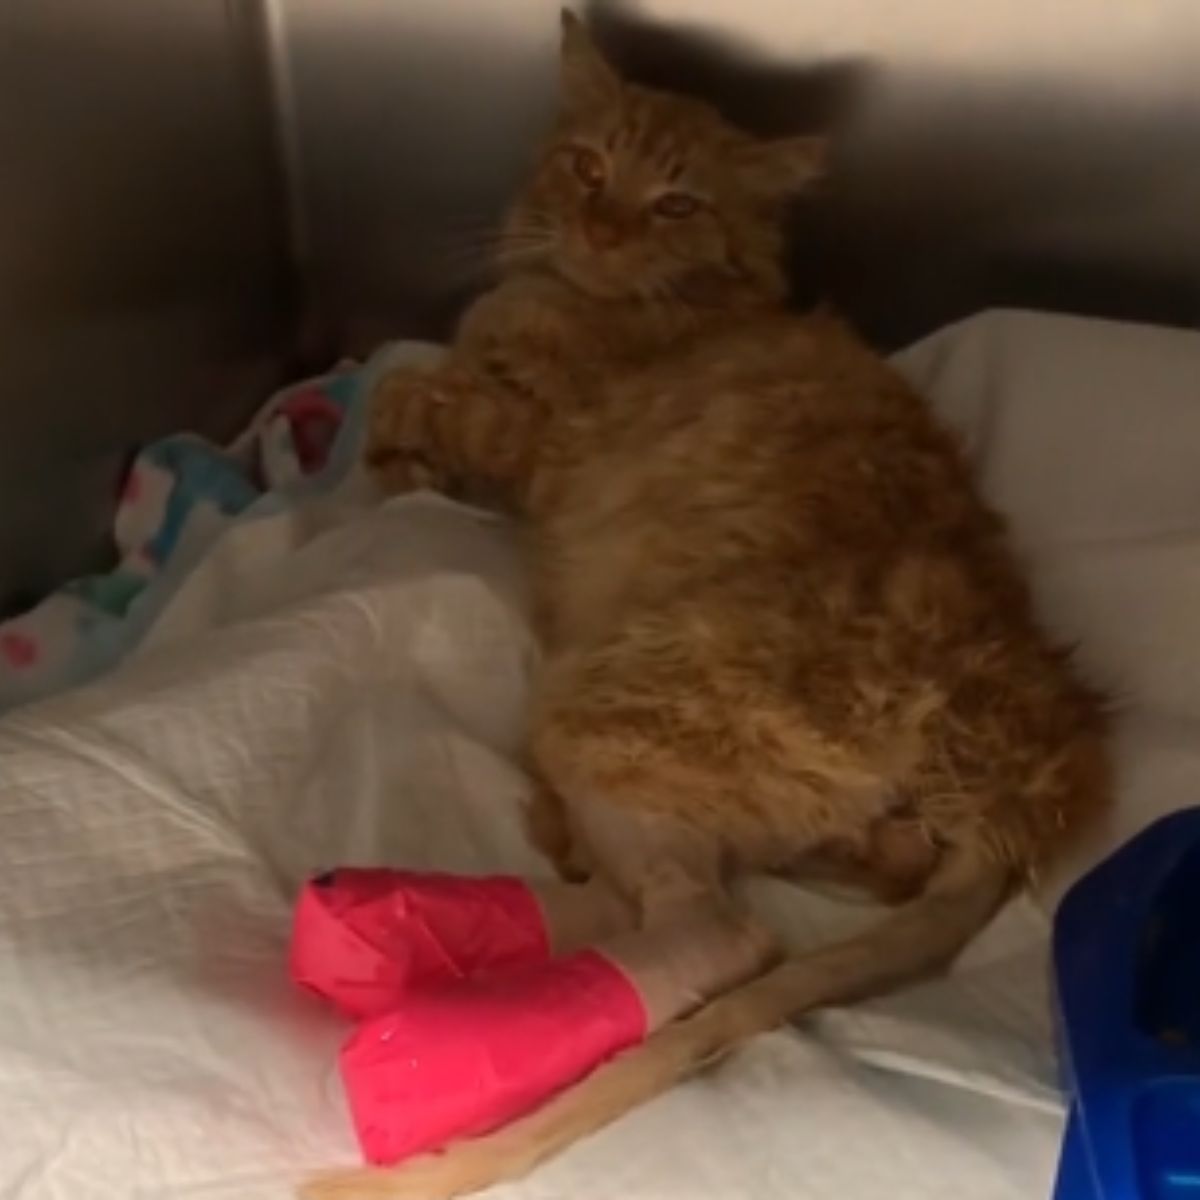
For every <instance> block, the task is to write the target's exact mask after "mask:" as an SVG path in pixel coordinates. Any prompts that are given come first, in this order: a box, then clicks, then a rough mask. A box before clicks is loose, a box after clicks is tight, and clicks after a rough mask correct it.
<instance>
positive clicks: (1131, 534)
mask: <svg viewBox="0 0 1200 1200" xmlns="http://www.w3.org/2000/svg"><path fill="white" fill-rule="evenodd" d="M901 363H902V366H903V368H904V369H905V370H906V371H907V372H908V373H909V374H910V375H911V376H912V377H913V378H914V379H916V380H917V381H918V382H919V383H920V384H921V385H922V386H923V387H924V388H925V389H926V391H927V392H929V394H930V395H931V396H932V397H933V399H934V402H935V403H936V405H937V406H938V408H939V409H940V410H941V411H942V412H943V413H944V414H945V415H946V417H947V418H948V419H949V420H951V421H952V422H953V423H955V424H956V425H958V426H959V427H960V428H961V429H962V430H963V431H964V433H965V435H966V437H967V439H968V442H969V444H970V446H971V448H972V452H973V454H974V455H975V456H976V458H977V460H978V464H979V470H980V473H981V477H982V479H983V483H984V486H985V488H986V489H987V491H988V493H989V495H990V496H991V497H992V498H993V499H994V500H995V501H996V502H997V503H998V504H1000V505H1001V506H1002V507H1003V508H1004V509H1005V510H1007V511H1008V512H1009V513H1010V515H1011V516H1012V518H1013V521H1014V526H1015V532H1016V536H1017V539H1018V542H1019V544H1020V546H1021V548H1022V549H1023V550H1024V552H1025V553H1026V554H1027V555H1028V557H1029V560H1030V562H1031V564H1032V566H1033V568H1034V570H1035V574H1036V581H1037V586H1038V593H1039V599H1040V601H1041V603H1042V606H1043V609H1044V611H1045V614H1046V617H1047V620H1049V621H1050V622H1051V624H1052V625H1053V626H1054V627H1055V628H1056V629H1058V630H1059V631H1061V632H1064V633H1067V634H1069V635H1072V636H1078V637H1079V638H1080V639H1081V640H1082V643H1083V648H1082V661H1083V662H1084V664H1085V665H1086V667H1087V668H1088V670H1089V671H1091V672H1092V673H1093V674H1094V675H1096V676H1097V677H1098V678H1100V679H1101V680H1102V681H1104V682H1106V683H1108V684H1109V685H1111V686H1112V687H1113V688H1114V689H1115V690H1116V691H1117V692H1118V693H1119V695H1120V696H1121V697H1122V698H1123V700H1124V702H1125V703H1126V714H1125V718H1124V720H1123V723H1122V733H1121V747H1120V750H1121V764H1122V770H1123V780H1122V805H1121V808H1120V811H1119V812H1118V814H1117V817H1116V820H1115V822H1114V827H1113V829H1112V830H1111V831H1109V834H1108V838H1107V842H1108V844H1111V843H1112V842H1114V841H1116V840H1119V839H1120V838H1122V837H1124V836H1127V835H1128V833H1130V832H1132V831H1133V830H1134V829H1136V828H1138V827H1139V826H1141V825H1142V824H1144V823H1145V822H1146V821H1147V820H1148V819H1149V818H1150V817H1151V816H1153V815H1156V814H1157V813H1159V812H1161V811H1165V810H1168V809H1171V808H1175V807H1178V806H1180V805H1183V804H1186V803H1189V802H1192V801H1194V800H1196V799H1198V798H1200V746H1198V740H1200V739H1198V736H1197V731H1198V729H1200V471H1197V470H1196V459H1195V455H1196V447H1197V446H1200V394H1197V391H1196V387H1195V382H1194V381H1195V380H1196V379H1197V378H1200V336H1196V335H1192V334H1185V333H1171V332H1166V331H1162V330H1151V329H1142V328H1134V327H1129V326H1117V325H1107V324H1102V323H1098V322H1088V321H1082V320H1075V319H1068V318H1050V317H1034V316H1029V315H1019V314H994V315H992V316H989V317H986V318H982V319H977V320H974V321H971V322H968V323H966V324H964V325H962V326H959V327H956V328H953V329H950V330H947V331H945V332H943V333H941V334H939V335H938V336H936V337H934V338H932V339H930V340H928V341H927V342H925V343H923V344H922V345H920V346H919V347H916V348H914V349H913V350H911V351H909V352H907V353H906V354H905V355H903V356H902V358H901ZM532 654H533V646H532V643H531V639H530V633H529V630H528V627H527V625H526V622H525V618H524V604H523V597H522V585H521V573H520V569H519V556H518V554H517V552H516V547H515V544H514V542H513V539H512V537H511V535H510V532H509V530H508V529H507V528H506V527H505V526H504V525H503V524H502V523H500V522H498V521H495V520H493V519H490V518H488V517H485V516H482V515H480V514H477V513H474V512H471V511H468V510H464V509H460V508H457V507H455V506H453V505H450V504H449V503H447V502H444V501H440V500H437V499H435V498H430V497H418V498H411V499H406V500H401V501H398V502H393V503H391V504H389V505H387V506H385V507H383V508H375V507H371V506H370V505H369V504H368V503H367V502H366V501H365V499H363V498H362V495H361V494H360V493H359V492H357V491H356V490H354V489H351V490H348V491H346V492H344V493H342V494H341V495H339V496H338V497H335V498H334V499H333V500H327V501H322V502H319V503H318V502H314V503H313V504H312V505H310V506H309V507H308V508H306V509H305V510H303V511H301V512H298V513H294V514H290V515H279V516H273V517H269V518H264V519H263V520H261V521H257V522H254V523H252V524H249V525H246V526H242V527H240V528H238V529H236V530H234V531H233V532H232V533H230V534H229V535H227V536H226V537H225V539H224V540H223V541H222V542H221V544H220V545H219V546H218V547H217V549H216V550H215V551H214V553H213V554H212V555H211V556H210V557H209V559H208V560H207V561H206V562H205V563H204V564H203V565H202V567H201V568H199V569H198V570H197V572H196V573H195V574H194V575H193V576H192V577H191V579H190V580H189V582H188V583H187V584H186V585H185V587H184V588H183V589H182V591H181V592H180V593H179V594H178V595H177V596H176V598H175V600H174V602H173V604H172V605H171V606H170V607H169V608H168V610H167V611H166V612H165V613H164V615H163V617H162V618H161V620H160V623H159V625H158V627H157V628H156V630H155V631H154V633H153V635H152V636H151V637H150V638H149V639H148V641H147V642H146V643H145V644H144V646H143V648H142V649H141V651H140V652H139V654H138V656H137V657H136V658H135V659H134V660H132V661H130V662H129V663H127V664H126V665H125V666H124V667H123V668H122V669H121V670H119V671H118V672H117V673H116V674H114V675H112V676H110V677H108V678H107V679H104V680H101V681H100V682H98V683H96V684H93V685H91V686H89V687H87V688H85V689H82V690H80V691H77V692H74V693H72V694H68V695H64V696H61V697H58V698H56V699H53V700H50V701H47V702H44V703H42V704H40V705H38V706H36V707H32V708H28V709H25V710H22V711H20V712H17V713H14V714H12V715H10V716H9V717H8V718H6V719H5V720H3V721H2V722H0V831H2V832H3V839H2V840H0V868H2V869H0V1114H2V1121H3V1134H2V1135H0V1200H108V1198H112V1200H118V1198H119V1200H185V1198H187V1200H284V1198H285V1197H288V1196H289V1195H290V1190H289V1189H290V1184H291V1183H292V1182H294V1181H295V1180H296V1179H297V1178H298V1177H300V1176H302V1175H303V1174H304V1173H305V1172H307V1171H309V1170H311V1169H313V1168H315V1167H319V1166H328V1165H332V1164H337V1163H344V1162H348V1161H352V1160H353V1159H354V1158H355V1157H356V1154H355V1148H354V1144H353V1139H352V1136H351V1133H350V1128H349V1125H348V1123H347V1119H346V1114H345V1110H344V1106H343V1102H342V1098H341V1094H340V1089H339V1084H338V1079H337V1076H336V1072H335V1053H336V1049H337V1045H338V1043H339V1041H340V1039H341V1038H342V1037H343V1035H344V1033H345V1030H344V1028H343V1027H342V1026H341V1024H340V1023H339V1022H338V1021H337V1020H336V1019H335V1018H333V1017H332V1016H330V1015H329V1014H327V1013H325V1012H324V1011H322V1010H321V1009H320V1008H319V1007H318V1006H316V1005H315V1004H314V1003H312V1002H310V1001H309V1000H308V999H306V998H305V997H303V996H300V995H297V994H295V993H294V992H293V991H292V990H291V989H290V988H289V986H288V983H287V981H286V978H285V971H284V959H283V956H284V949H285V945H286V940H287V935H288V927H289V919H290V912H291V904H292V900H293V897H294V895H295V892H296V889H297V887H298V885H299V884H300V882H301V881H302V880H303V879H304V878H305V877H306V876H307V875H308V874H310V873H311V872H313V871H315V870H319V869H322V868H325V867H328V866H330V865H333V864H336V863H342V862H385V863H406V864H414V865H419V866H438V867H444V868H448V869H452V870H464V871H469V870H475V869H497V868H502V869H512V870H519V871H527V872H541V871H544V870H545V867H544V866H543V865H542V864H541V863H540V862H539V861H538V860H537V859H536V858H535V856H534V855H533V854H532V852H531V851H530V850H529V849H528V848H527V846H526V845H525V842H524V840H523V836H522V832H521V829H520V825H519V821H518V817H517V809H518V804H519V801H520V798H521V796H522V795H523V792H524V787H525V783H524V780H523V779H522V777H521V775H520V774H519V773H518V771H517V770H516V769H515V768H514V766H513V765H512V755H513V751H514V748H515V747H516V746H517V744H518V740H519V736H520V728H521V721H522V707H523V697H524V694H525V687H526V679H527V675H528V667H529V664H530V662H531V658H532ZM1102 848H1103V847H1100V846H1098V847H1095V848H1093V853H1096V852H1098V851H1099V850H1100V849H1102ZM1050 885H1051V890H1050V892H1049V893H1048V895H1050V896H1051V897H1052V896H1053V895H1054V894H1055V892H1054V890H1053V889H1054V887H1055V886H1061V881H1050ZM758 899H759V901H760V902H761V903H762V904H763V906H764V910H765V911H768V912H769V913H770V914H771V915H772V916H773V918H774V919H777V920H779V921H780V922H781V923H782V924H783V925H784V926H785V927H786V929H787V930H788V932H789V934H790V935H791V936H794V937H795V938H796V939H797V940H805V939H822V938H826V937H829V936H832V935H833V933H834V932H836V931H837V930H838V929H840V928H841V927H842V926H844V925H845V924H846V921H847V920H848V919H850V918H853V919H858V920H861V919H862V914H855V913H851V914H849V916H848V915H847V914H846V913H844V912H842V911H841V910H837V909H834V908H832V907H831V906H828V905H824V904H817V903H815V902H813V901H811V900H809V899H798V898H797V896H796V894H795V893H791V892H786V894H785V892H784V890H783V889H780V888H778V887H774V886H773V887H771V888H770V889H767V888H763V889H759V891H758ZM1045 935H1046V922H1045V919H1044V917H1043V916H1042V913H1041V910H1040V909H1039V907H1038V905H1037V904H1035V903H1034V902H1033V901H1025V902H1022V903H1020V904H1017V905H1014V906H1013V907H1012V908H1010V910H1009V911H1008V912H1007V913H1006V914H1005V915H1004V916H1003V917H1002V918H1001V920H1000V921H999V922H997V924H996V925H995V926H994V927H993V929H992V930H991V931H989V934H988V935H987V936H986V937H985V938H984V939H983V940H982V941H981V942H980V943H978V944H977V945H976V947H974V948H973V950H972V952H971V953H970V954H969V955H968V956H967V958H966V959H965V960H964V962H963V963H962V965H961V966H960V968H959V969H958V970H957V971H956V973H955V974H954V975H953V976H952V977H951V978H949V979H947V980H944V981H941V982H938V983H936V984H932V985H929V986H927V987H924V988H921V989H918V990H916V991H913V992H910V993H908V994H906V995H903V996H899V997H896V998H893V999H891V1000H889V1001H881V1002H877V1003H874V1004H870V1005H867V1006H865V1007H863V1008H861V1009H858V1010H854V1011H848V1012H838V1013H830V1014H826V1015H824V1016H823V1017H822V1018H821V1019H820V1020H818V1021H816V1022H814V1023H813V1024H812V1025H811V1026H810V1027H809V1028H808V1029H807V1030H806V1031H805V1032H803V1033H799V1032H797V1033H790V1032H789V1033H778V1034H775V1035H772V1036H770V1037H764V1038H761V1039H759V1040H758V1041H757V1042H755V1043H754V1044H753V1045H751V1046H749V1047H747V1048H746V1049H745V1050H744V1051H743V1052H741V1053H739V1054H737V1055H735V1056H734V1057H733V1058H732V1059H730V1060H729V1061H728V1062H727V1063H725V1064H724V1065H723V1066H722V1067H720V1068H719V1069H718V1070H717V1071H716V1072H714V1073H713V1074H711V1075H708V1076H706V1077H705V1078H703V1079H699V1080H696V1081H694V1082H692V1083H690V1084H688V1085H686V1086H684V1087H681V1088H679V1089H677V1090H676V1091H675V1092H674V1093H673V1094H671V1095H670V1096H668V1097H666V1098H664V1099H662V1100H661V1101H659V1102H657V1103H655V1104H653V1105H650V1106H649V1107H647V1108H646V1109H644V1110H642V1111H641V1112H639V1113H637V1114H635V1115H633V1116H631V1117H629V1118H628V1119H626V1120H624V1121H622V1122H620V1123H619V1124H618V1125H616V1126H615V1127H613V1128H612V1129H610V1130H608V1131H607V1132H605V1133H604V1134H602V1135H601V1136H599V1137H597V1138H595V1139H593V1140H591V1141H590V1142H589V1143H587V1144H585V1145H582V1146H580V1147H577V1148H576V1149H575V1150H573V1151H572V1152H570V1153H569V1154H567V1155H565V1156H563V1157H562V1158H560V1159H559V1160H558V1161H556V1162H555V1163H553V1164H551V1165H550V1166H548V1167H547V1168H545V1169H544V1170H542V1171H540V1172H539V1173H537V1174H536V1175H535V1176H534V1177H532V1178H531V1179H529V1180H527V1181H525V1182H523V1183H520V1184H518V1185H514V1186H512V1187H510V1188H505V1189H501V1190H500V1191H499V1192H498V1193H497V1195H500V1196H505V1197H511V1198H512V1200H550V1198H551V1197H555V1198H562V1197H570V1198H571V1200H611V1198H612V1197H614V1196H619V1197H623V1198H628V1200H732V1198H742V1197H745V1198H746V1200H749V1198H751V1197H753V1198H755V1200H784V1198H785V1197H786V1198H787V1200H806V1198H811V1200H830V1198H831V1197H837V1198H838V1200H857V1198H860V1197H861V1198H862V1200H877V1198H878V1197H880V1196H889V1197H893V1198H894V1200H918V1198H920V1200H929V1198H932V1197H940V1196H945V1197H946V1198H947V1200H951V1198H953V1200H1028V1198H1029V1197H1031V1196H1040V1195H1046V1194H1047V1193H1048V1189H1049V1186H1050V1179H1051V1177H1052V1173H1053V1169H1054V1164H1055V1162H1056V1160H1057V1154H1058V1142H1059V1138H1060V1135H1061V1113H1060V1103H1059V1100H1058V1097H1057V1094H1056V1092H1055V1088H1054V1060H1053V1054H1052V1049H1051V1043H1050V1038H1049V1019H1048V1015H1047V1004H1046V988H1045V984H1044V977H1045V945H1046V941H1045Z"/></svg>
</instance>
